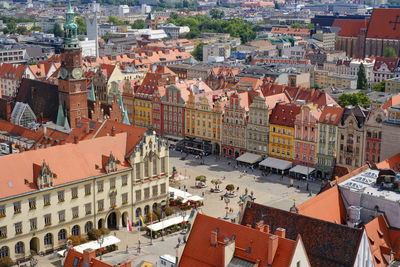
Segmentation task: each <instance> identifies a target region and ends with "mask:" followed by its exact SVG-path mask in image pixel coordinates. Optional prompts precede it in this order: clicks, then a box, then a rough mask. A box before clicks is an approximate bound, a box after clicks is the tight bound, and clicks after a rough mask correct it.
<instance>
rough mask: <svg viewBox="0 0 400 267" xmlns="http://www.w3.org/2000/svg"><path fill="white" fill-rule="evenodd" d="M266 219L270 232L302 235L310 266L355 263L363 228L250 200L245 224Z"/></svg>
mask: <svg viewBox="0 0 400 267" xmlns="http://www.w3.org/2000/svg"><path fill="white" fill-rule="evenodd" d="M260 220H263V221H264V223H265V224H267V225H269V227H270V229H271V231H273V230H275V229H276V228H278V227H282V228H284V229H286V237H287V238H289V239H292V240H295V239H296V238H297V236H298V235H300V236H301V237H302V240H303V243H304V247H305V249H306V252H307V255H308V257H309V259H310V263H311V266H330V267H336V266H337V267H339V266H340V267H343V266H353V264H354V261H355V259H356V256H357V252H358V247H359V244H360V241H361V238H362V235H363V230H361V229H355V228H350V227H347V226H344V225H340V224H336V223H331V222H327V221H323V220H319V219H315V218H311V217H307V216H304V215H300V214H297V213H291V212H288V211H284V210H280V209H275V208H271V207H268V206H264V205H261V204H258V203H250V202H247V205H246V209H245V211H244V215H243V219H242V221H241V224H242V225H247V224H250V225H252V226H254V225H255V224H256V222H259V221H260Z"/></svg>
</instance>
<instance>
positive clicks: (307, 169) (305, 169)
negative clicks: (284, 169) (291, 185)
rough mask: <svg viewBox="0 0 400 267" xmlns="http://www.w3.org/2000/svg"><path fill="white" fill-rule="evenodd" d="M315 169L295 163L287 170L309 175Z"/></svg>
mask: <svg viewBox="0 0 400 267" xmlns="http://www.w3.org/2000/svg"><path fill="white" fill-rule="evenodd" d="M314 170H315V169H314V168H311V167H307V166H302V165H296V166H294V167H293V168H291V169H290V170H289V171H290V172H295V173H300V174H303V175H309V174H310V173H312V172H313V171H314Z"/></svg>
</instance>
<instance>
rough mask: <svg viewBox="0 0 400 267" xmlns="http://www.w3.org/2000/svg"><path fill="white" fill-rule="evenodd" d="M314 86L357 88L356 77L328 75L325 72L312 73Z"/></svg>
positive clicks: (328, 73) (327, 72)
mask: <svg viewBox="0 0 400 267" xmlns="http://www.w3.org/2000/svg"><path fill="white" fill-rule="evenodd" d="M314 85H316V86H319V87H321V88H331V87H334V88H347V89H356V88H357V76H352V75H346V74H336V73H330V72H329V71H327V70H316V71H315V72H314Z"/></svg>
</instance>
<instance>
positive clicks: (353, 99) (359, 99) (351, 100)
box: [338, 92, 371, 108]
mask: <svg viewBox="0 0 400 267" xmlns="http://www.w3.org/2000/svg"><path fill="white" fill-rule="evenodd" d="M370 103H371V101H370V100H369V98H368V96H367V95H366V94H365V93H364V92H358V93H356V94H342V95H341V96H340V97H339V101H338V104H339V105H340V106H341V107H343V108H344V107H346V106H349V105H352V106H358V105H359V106H369V105H370Z"/></svg>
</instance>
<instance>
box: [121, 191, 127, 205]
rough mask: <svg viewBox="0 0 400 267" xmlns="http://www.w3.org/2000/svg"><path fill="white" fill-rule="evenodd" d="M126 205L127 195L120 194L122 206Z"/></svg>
mask: <svg viewBox="0 0 400 267" xmlns="http://www.w3.org/2000/svg"><path fill="white" fill-rule="evenodd" d="M125 204H128V193H123V194H122V205H125Z"/></svg>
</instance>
